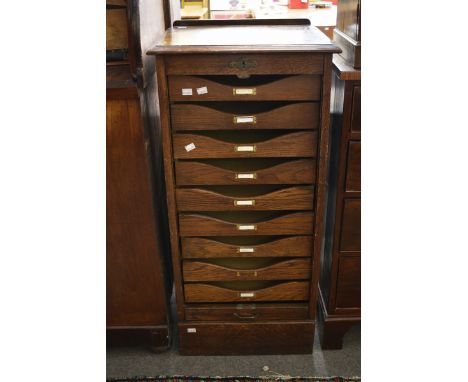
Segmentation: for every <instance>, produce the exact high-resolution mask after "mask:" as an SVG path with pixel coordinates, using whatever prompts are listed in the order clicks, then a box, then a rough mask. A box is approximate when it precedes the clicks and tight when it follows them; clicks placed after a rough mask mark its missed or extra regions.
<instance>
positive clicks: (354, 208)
mask: <svg viewBox="0 0 468 382" xmlns="http://www.w3.org/2000/svg"><path fill="white" fill-rule="evenodd" d="M341 219H342V220H341V236H340V252H342V253H343V252H359V251H361V200H360V199H345V200H344V202H343V212H342V218H341Z"/></svg>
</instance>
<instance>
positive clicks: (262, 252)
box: [182, 236, 314, 259]
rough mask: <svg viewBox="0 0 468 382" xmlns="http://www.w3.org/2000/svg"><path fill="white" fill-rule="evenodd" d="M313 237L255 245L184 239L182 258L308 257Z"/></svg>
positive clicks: (238, 241) (244, 241) (285, 239)
mask: <svg viewBox="0 0 468 382" xmlns="http://www.w3.org/2000/svg"><path fill="white" fill-rule="evenodd" d="M313 242H314V240H313V237H312V236H293V237H287V238H282V239H276V240H271V241H268V242H261V243H255V242H252V241H250V242H249V241H248V240H237V243H236V244H233V243H230V244H229V243H225V242H221V241H217V240H213V239H204V238H200V237H195V238H188V237H187V238H182V256H183V257H184V258H186V259H203V258H229V257H241V258H242V257H249V258H252V257H307V256H312V252H313Z"/></svg>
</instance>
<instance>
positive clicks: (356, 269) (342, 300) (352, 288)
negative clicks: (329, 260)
mask: <svg viewBox="0 0 468 382" xmlns="http://www.w3.org/2000/svg"><path fill="white" fill-rule="evenodd" d="M336 307H337V308H360V307H361V258H360V257H359V256H349V257H348V256H342V257H341V258H340V262H339V266H338V280H337V286H336Z"/></svg>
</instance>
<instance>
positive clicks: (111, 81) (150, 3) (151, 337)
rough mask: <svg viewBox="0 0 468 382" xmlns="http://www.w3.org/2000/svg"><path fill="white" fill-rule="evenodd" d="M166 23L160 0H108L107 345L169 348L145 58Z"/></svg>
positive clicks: (153, 109) (156, 142)
mask: <svg viewBox="0 0 468 382" xmlns="http://www.w3.org/2000/svg"><path fill="white" fill-rule="evenodd" d="M164 25H165V22H164V11H163V8H162V3H161V2H159V1H154V0H145V1H137V0H134V1H130V0H129V1H128V2H125V1H107V58H108V60H107V68H106V71H107V100H106V107H107V109H106V117H107V124H106V131H107V141H106V142H107V143H106V145H107V146H106V155H107V158H106V161H107V340H108V344H109V345H116V344H133V343H140V344H147V345H150V346H152V347H153V348H160V347H163V348H164V347H167V346H168V345H169V323H170V320H169V309H168V300H169V295H170V291H171V289H172V287H171V279H170V275H169V273H168V272H167V271H166V266H167V265H166V259H165V258H164V256H165V254H167V253H169V250H168V248H167V244H166V245H165V244H164V243H165V240H164V237H165V236H166V233H165V232H164V224H163V223H162V222H161V214H164V212H163V211H162V210H161V209H162V208H164V203H161V202H159V201H160V200H162V189H161V187H162V183H161V181H160V179H159V175H158V174H160V172H161V167H162V166H161V159H160V152H161V149H160V138H159V122H158V114H159V111H158V109H157V95H156V92H157V84H156V78H155V76H154V58H153V57H149V56H145V55H143V54H142V52H143V51H145V49H146V47H147V45H148V44H152V43H154V39H157V38H159V37H160V36H161V34H162V32H163V31H164V29H165V28H164ZM156 200H158V202H156ZM167 260H169V259H167ZM169 266H170V264H169ZM168 276H169V277H168Z"/></svg>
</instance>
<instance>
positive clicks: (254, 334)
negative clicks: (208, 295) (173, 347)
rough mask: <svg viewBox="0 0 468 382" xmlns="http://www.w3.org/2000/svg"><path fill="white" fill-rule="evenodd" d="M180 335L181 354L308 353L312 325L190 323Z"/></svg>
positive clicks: (312, 334)
mask: <svg viewBox="0 0 468 382" xmlns="http://www.w3.org/2000/svg"><path fill="white" fill-rule="evenodd" d="M179 332H180V343H179V351H180V353H181V354H183V355H248V354H304V353H305V354H310V353H311V352H312V347H313V338H314V322H313V321H304V322H301V321H286V322H285V321H283V322H268V323H255V322H249V323H229V322H220V323H201V322H196V323H194V322H193V323H183V324H179ZM226 344H229V346H226Z"/></svg>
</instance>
